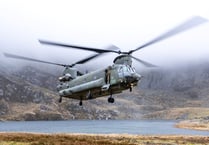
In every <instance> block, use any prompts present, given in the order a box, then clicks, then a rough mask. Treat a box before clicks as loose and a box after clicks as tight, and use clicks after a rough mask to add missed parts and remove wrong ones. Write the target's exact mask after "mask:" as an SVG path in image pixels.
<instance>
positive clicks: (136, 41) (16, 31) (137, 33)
mask: <svg viewBox="0 0 209 145" xmlns="http://www.w3.org/2000/svg"><path fill="white" fill-rule="evenodd" d="M197 15H198V16H201V17H204V18H206V19H209V9H208V1H207V0H201V1H199V0H184V1H182V0H172V1H166V0H158V1H151V0H133V1H128V0H123V1H121V0H115V1H111V0H104V1H96V0H88V1H82V0H76V1H70V0H62V1H58V0H53V1H52V0H45V1H41V0H31V1H27V0H18V1H12V0H6V1H5V0H0V32H1V33H0V38H1V39H0V59H1V61H2V62H3V63H10V64H14V65H15V66H16V67H19V66H21V64H31V65H35V66H39V64H37V63H32V62H26V61H22V60H14V59H9V58H6V59H5V57H4V56H3V52H7V53H12V54H16V55H21V56H26V57H32V58H36V59H41V60H46V61H51V62H57V63H64V64H71V63H74V62H75V61H78V60H79V59H82V58H84V57H87V56H89V55H92V54H94V53H93V52H89V51H83V50H75V49H70V48H69V49H65V48H62V47H57V46H47V45H42V44H40V43H39V41H38V39H44V40H50V41H55V42H62V43H66V44H76V45H80V46H87V47H94V48H101V49H103V48H104V49H105V48H106V47H107V46H108V45H110V44H114V45H116V46H117V47H119V48H120V49H121V50H122V51H128V50H131V49H135V48H137V47H138V46H140V45H143V44H144V43H146V42H148V41H149V40H151V39H153V38H155V37H156V36H159V35H160V34H162V33H164V32H166V31H167V30H169V29H170V28H173V27H175V26H176V25H178V24H180V23H181V22H183V21H185V20H187V19H189V18H191V17H192V16H197ZM208 38H209V23H205V24H202V25H200V26H198V27H196V28H194V29H191V30H189V31H186V32H183V33H180V34H179V35H176V36H174V37H171V38H168V39H166V40H163V41H161V42H158V43H156V44H153V45H151V46H149V47H146V48H143V49H142V50H139V51H137V52H135V53H134V54H133V55H134V56H135V57H138V58H140V59H143V60H145V61H148V62H150V63H153V64H155V65H157V66H162V67H173V66H178V65H182V64H189V63H195V62H198V61H206V60H208V56H209V41H208ZM116 56H117V54H106V55H104V56H101V57H99V58H97V59H95V60H92V61H90V62H88V63H86V64H84V65H78V66H77V67H78V68H79V69H86V68H88V66H94V68H95V69H97V68H100V67H105V66H108V65H111V64H112V60H113V59H114V58H115V57H116ZM134 65H135V66H136V67H143V66H142V65H139V64H138V63H136V62H134ZM41 66H43V68H45V69H47V68H49V67H51V66H48V65H41ZM56 68H57V66H56ZM57 69H58V68H57ZM61 69H62V68H61ZM143 69H146V68H144V67H143Z"/></svg>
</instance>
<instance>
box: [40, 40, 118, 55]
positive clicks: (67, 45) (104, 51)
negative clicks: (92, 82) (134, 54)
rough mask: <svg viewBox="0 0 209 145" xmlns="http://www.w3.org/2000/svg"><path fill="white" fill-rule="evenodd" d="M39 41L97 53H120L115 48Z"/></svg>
mask: <svg viewBox="0 0 209 145" xmlns="http://www.w3.org/2000/svg"><path fill="white" fill-rule="evenodd" d="M39 42H40V43H41V44H47V45H54V46H61V47H67V48H69V47H70V48H75V49H81V50H88V51H94V52H97V53H107V52H113V53H119V51H115V50H105V49H97V48H91V47H83V46H78V45H70V44H63V43H57V42H50V41H45V40H39Z"/></svg>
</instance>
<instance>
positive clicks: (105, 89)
mask: <svg viewBox="0 0 209 145" xmlns="http://www.w3.org/2000/svg"><path fill="white" fill-rule="evenodd" d="M140 79H141V76H140V75H139V74H137V73H136V71H135V70H134V68H132V67H131V66H129V65H124V64H114V65H112V66H109V67H107V68H105V69H101V70H97V71H93V72H90V73H87V74H84V75H82V76H78V77H76V78H75V79H72V80H69V81H66V82H61V83H60V84H59V85H58V86H57V89H58V92H59V95H60V96H61V97H67V98H72V99H78V100H89V99H95V98H98V97H102V96H107V95H113V94H117V93H121V92H122V91H123V90H127V89H130V91H131V90H132V87H134V86H137V83H138V81H139V80H140Z"/></svg>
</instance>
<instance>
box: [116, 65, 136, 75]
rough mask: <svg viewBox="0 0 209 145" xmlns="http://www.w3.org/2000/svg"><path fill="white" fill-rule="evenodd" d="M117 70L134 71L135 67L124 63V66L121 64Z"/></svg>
mask: <svg viewBox="0 0 209 145" xmlns="http://www.w3.org/2000/svg"><path fill="white" fill-rule="evenodd" d="M118 72H130V73H134V72H135V69H134V68H132V67H130V66H128V65H126V66H121V67H120V68H119V69H118Z"/></svg>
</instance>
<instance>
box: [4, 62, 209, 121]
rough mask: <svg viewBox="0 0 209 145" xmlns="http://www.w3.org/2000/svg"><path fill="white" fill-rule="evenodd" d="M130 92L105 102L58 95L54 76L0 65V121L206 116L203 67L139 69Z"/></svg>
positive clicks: (206, 68) (207, 70)
mask: <svg viewBox="0 0 209 145" xmlns="http://www.w3.org/2000/svg"><path fill="white" fill-rule="evenodd" d="M141 74H142V75H143V79H142V80H141V82H140V83H139V86H138V87H137V88H135V89H134V90H133V92H129V91H124V93H122V94H119V95H117V96H114V97H115V101H116V102H115V103H114V104H109V103H108V102H107V98H108V96H107V97H103V98H98V99H95V100H90V101H84V102H83V106H82V107H80V106H79V105H78V103H79V101H78V100H72V99H67V98H65V99H63V102H62V103H58V98H59V96H58V95H57V92H56V85H57V83H58V81H57V78H58V76H59V74H57V73H51V72H50V73H49V72H46V71H44V70H43V69H41V68H34V67H32V66H26V67H23V68H21V69H19V70H8V67H3V66H2V67H1V69H0V120H67V119H194V118H207V117H208V116H209V95H208V94H209V89H208V87H209V65H208V63H200V64H193V65H189V66H182V67H177V68H172V69H165V68H157V69H150V70H149V69H147V70H146V71H143V72H141Z"/></svg>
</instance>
